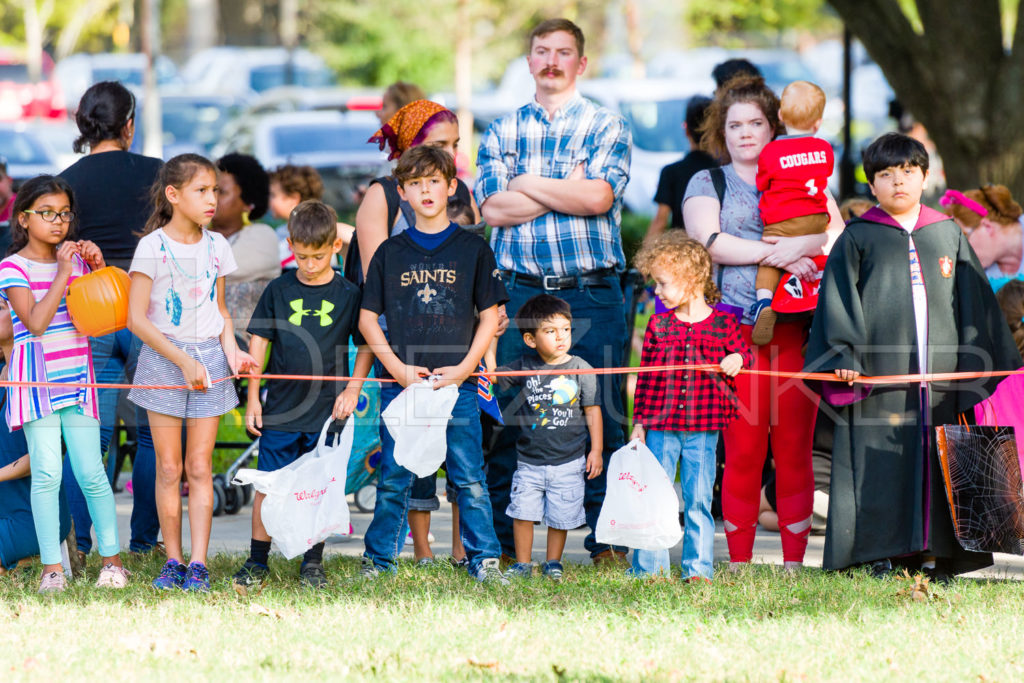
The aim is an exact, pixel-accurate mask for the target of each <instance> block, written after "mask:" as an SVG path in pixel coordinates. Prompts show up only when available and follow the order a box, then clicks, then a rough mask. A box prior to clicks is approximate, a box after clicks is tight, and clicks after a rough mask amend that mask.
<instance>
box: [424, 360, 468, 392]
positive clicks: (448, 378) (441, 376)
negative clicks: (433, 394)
mask: <svg viewBox="0 0 1024 683" xmlns="http://www.w3.org/2000/svg"><path fill="white" fill-rule="evenodd" d="M430 374H431V375H437V380H436V381H435V382H434V391H437V390H438V389H440V388H441V387H446V386H448V385H449V384H454V385H455V386H459V385H460V384H462V383H463V382H465V381H466V380H467V379H469V376H470V375H471V374H473V371H472V370H469V371H467V370H465V369H463V368H462V367H460V366H458V365H449V366H448V367H445V368H435V369H434V370H431V371H430Z"/></svg>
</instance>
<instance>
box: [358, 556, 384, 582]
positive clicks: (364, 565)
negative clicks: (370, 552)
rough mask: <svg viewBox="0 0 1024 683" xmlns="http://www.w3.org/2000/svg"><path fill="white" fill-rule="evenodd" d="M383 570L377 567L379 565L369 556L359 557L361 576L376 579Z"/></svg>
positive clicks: (361, 577)
mask: <svg viewBox="0 0 1024 683" xmlns="http://www.w3.org/2000/svg"><path fill="white" fill-rule="evenodd" d="M381 573H382V572H381V570H380V569H378V568H377V565H375V564H374V563H373V560H371V559H370V558H368V557H360V558H359V578H360V579H367V580H372V579H376V578H377V577H379V576H380V575H381Z"/></svg>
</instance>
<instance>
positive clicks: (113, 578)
mask: <svg viewBox="0 0 1024 683" xmlns="http://www.w3.org/2000/svg"><path fill="white" fill-rule="evenodd" d="M130 574H131V573H130V572H129V571H128V570H127V569H125V568H124V567H118V566H116V565H113V564H111V563H109V562H108V563H107V564H105V565H103V568H102V569H100V577H99V578H98V579H96V587H97V588H124V587H125V586H127V585H128V577H129V576H130Z"/></svg>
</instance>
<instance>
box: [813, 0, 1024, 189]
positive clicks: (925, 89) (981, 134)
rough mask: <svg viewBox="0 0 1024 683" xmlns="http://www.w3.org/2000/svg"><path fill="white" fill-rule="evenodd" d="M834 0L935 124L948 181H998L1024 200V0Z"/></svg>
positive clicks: (922, 116) (906, 99)
mask: <svg viewBox="0 0 1024 683" xmlns="http://www.w3.org/2000/svg"><path fill="white" fill-rule="evenodd" d="M829 2H830V4H831V5H832V6H833V7H835V9H836V11H837V12H838V13H839V15H840V16H841V17H842V18H843V20H844V21H845V22H846V24H847V25H848V26H849V27H850V30H851V31H852V32H853V33H854V35H856V36H857V37H858V38H860V40H861V42H862V43H863V44H864V47H865V48H866V49H867V51H868V54H870V55H871V57H872V59H874V60H875V62H877V63H878V65H879V67H881V69H882V71H883V72H884V73H885V76H886V78H887V79H888V80H889V83H891V84H892V87H893V90H895V91H896V95H897V97H898V98H899V99H900V101H901V102H902V103H903V104H904V106H905V107H906V108H907V109H908V110H909V111H910V112H911V113H912V114H913V115H914V116H915V117H916V118H917V119H918V120H919V121H920V122H921V123H922V124H923V125H924V126H925V128H927V129H928V132H929V135H930V136H931V138H932V140H933V141H934V142H935V145H936V147H937V148H938V151H939V154H940V155H941V156H942V159H943V162H944V166H945V172H946V178H947V182H948V184H949V185H950V186H951V187H958V188H969V187H977V186H978V185H980V184H981V183H983V182H998V183H1003V184H1005V185H1007V186H1009V187H1010V189H1011V190H1012V191H1013V192H1014V194H1015V196H1016V197H1018V198H1022V197H1024V107H1021V102H1022V98H1024V13H1022V12H1017V9H1018V5H1019V3H1018V2H1016V0H1015V1H1014V2H1006V0H972V1H971V2H963V1H962V0H916V2H911V0H829ZM911 10H913V11H911ZM1006 27H1009V30H1008V31H1007V30H1004V29H1005V28H1006Z"/></svg>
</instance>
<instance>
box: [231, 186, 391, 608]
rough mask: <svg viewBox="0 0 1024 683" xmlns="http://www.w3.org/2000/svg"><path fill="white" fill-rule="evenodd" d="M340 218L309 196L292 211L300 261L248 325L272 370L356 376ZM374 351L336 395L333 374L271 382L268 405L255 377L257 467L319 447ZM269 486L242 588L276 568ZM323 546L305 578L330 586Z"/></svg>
mask: <svg viewBox="0 0 1024 683" xmlns="http://www.w3.org/2000/svg"><path fill="white" fill-rule="evenodd" d="M337 223H338V217H337V215H336V214H335V213H334V209H332V208H331V207H329V206H327V205H326V204H324V203H323V202H320V201H317V200H315V199H311V200H308V201H305V202H302V203H301V204H299V205H298V206H297V207H295V209H293V210H292V213H291V216H289V218H288V235H289V237H288V246H290V247H291V249H292V252H293V253H294V254H295V262H296V264H297V268H294V269H290V270H287V271H285V272H284V273H283V274H282V275H281V276H280V277H278V278H277V279H275V280H273V281H272V282H271V283H270V284H269V285H267V288H266V289H265V290H263V295H262V296H261V297H260V300H259V303H258V304H256V309H255V310H254V311H253V314H252V319H251V320H250V321H249V327H248V330H249V332H250V333H251V334H252V340H251V341H250V342H249V351H250V353H252V355H253V357H254V358H260V359H262V358H265V357H266V355H267V346H268V345H269V346H270V360H269V362H268V364H267V374H271V375H277V374H280V375H335V376H340V375H348V374H349V373H348V344H349V340H350V339H352V340H353V343H355V344H356V345H357V346H359V345H360V344H362V339H361V337H360V336H359V301H360V293H359V287H358V286H357V285H354V284H352V283H351V282H349V281H348V280H346V279H345V278H343V277H342V276H341V275H340V274H339V273H336V272H335V271H334V270H333V269H332V268H331V262H332V260H333V258H334V255H335V254H337V253H338V251H339V250H340V249H341V244H342V243H341V239H339V238H338V230H337ZM372 362H373V355H372V354H371V353H370V351H369V349H367V348H366V347H365V346H364V347H362V348H360V351H359V354H358V355H357V356H356V362H355V371H354V374H353V375H352V376H353V377H355V378H356V379H355V380H353V381H350V382H349V383H348V385H347V386H346V387H345V388H344V390H343V391H342V392H341V393H340V394H337V397H336V396H335V392H336V391H337V387H336V386H335V385H336V383H335V382H328V381H324V382H319V381H318V382H308V381H295V380H282V379H271V380H267V383H266V388H267V396H266V402H265V405H261V404H260V383H259V382H255V381H251V382H249V404H248V406H247V408H246V411H245V419H246V426H247V427H248V428H249V431H251V432H253V433H254V434H259V435H260V454H259V459H258V460H257V462H256V468H257V469H258V470H260V471H261V472H273V471H275V470H279V469H281V468H282V467H285V466H286V465H290V464H291V463H293V462H295V461H296V460H298V459H299V458H300V457H302V456H303V455H305V454H306V453H308V452H309V451H311V450H313V449H314V448H315V447H316V443H317V441H318V440H319V438H320V431H321V430H322V429H323V425H324V421H325V420H326V419H327V418H328V417H330V416H331V415H332V414H333V415H334V417H335V418H337V419H342V418H345V417H348V416H349V415H351V414H352V411H353V410H354V409H355V407H356V404H357V402H358V401H359V390H360V389H361V388H362V385H363V382H362V379H363V378H365V377H366V375H367V373H368V372H369V371H370V365H371V364H372ZM264 497H265V496H264V494H262V493H256V497H255V500H254V501H253V506H252V541H251V546H250V547H251V550H250V554H249V558H248V559H247V560H246V561H245V564H243V565H242V568H241V569H239V570H238V572H237V573H236V574H235V577H234V587H235V590H236V591H237V592H238V593H239V594H241V595H243V596H244V595H245V594H247V592H248V591H249V589H251V588H253V587H254V586H258V585H260V584H262V583H263V582H264V581H265V580H266V579H267V577H268V576H269V574H270V570H269V569H268V568H267V558H268V556H269V554H270V543H271V539H270V535H269V534H267V530H266V528H264V526H263V521H262V519H261V518H260V513H261V508H262V505H263V499H264ZM323 552H324V544H323V543H317V544H316V545H314V546H313V547H312V548H310V549H309V550H307V551H306V553H305V555H303V558H302V566H301V568H300V570H299V577H300V580H301V582H302V584H303V585H305V586H308V587H310V588H323V587H324V586H325V585H326V583H327V576H326V574H324V569H323Z"/></svg>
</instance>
